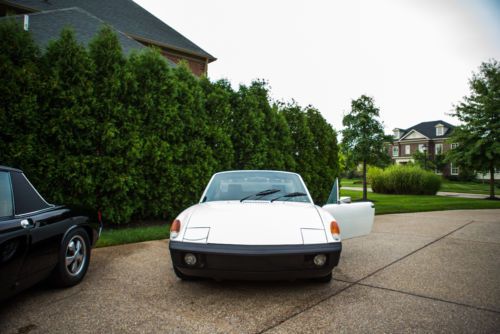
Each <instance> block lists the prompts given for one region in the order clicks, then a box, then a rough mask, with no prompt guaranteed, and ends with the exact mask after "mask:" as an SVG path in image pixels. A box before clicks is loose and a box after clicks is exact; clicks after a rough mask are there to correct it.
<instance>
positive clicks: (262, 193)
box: [240, 189, 281, 202]
mask: <svg viewBox="0 0 500 334" xmlns="http://www.w3.org/2000/svg"><path fill="white" fill-rule="evenodd" d="M280 191H281V190H279V189H266V190H262V191H259V192H258V193H256V194H252V195H248V196H247V197H243V198H242V199H240V202H243V201H244V200H246V199H249V198H250V197H254V196H258V197H257V198H256V199H259V198H261V197H264V196H267V195H271V194H275V193H277V192H280Z"/></svg>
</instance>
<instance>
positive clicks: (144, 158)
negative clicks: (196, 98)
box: [125, 49, 180, 219]
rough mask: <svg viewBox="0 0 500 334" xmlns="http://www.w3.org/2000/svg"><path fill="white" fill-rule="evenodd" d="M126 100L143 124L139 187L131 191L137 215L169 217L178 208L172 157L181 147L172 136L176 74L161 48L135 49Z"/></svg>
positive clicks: (127, 77) (130, 62) (138, 120)
mask: <svg viewBox="0 0 500 334" xmlns="http://www.w3.org/2000/svg"><path fill="white" fill-rule="evenodd" d="M126 66H127V69H126V73H127V74H128V75H127V76H126V80H125V84H126V91H127V94H126V97H125V101H126V102H125V103H126V105H127V108H128V109H130V112H131V113H133V114H134V115H135V118H136V122H138V124H140V131H141V141H140V148H139V151H140V152H141V154H140V156H139V157H138V161H137V167H136V168H137V173H138V174H137V181H136V184H135V189H136V191H135V192H134V193H133V194H130V195H131V196H132V198H134V200H135V201H136V202H137V203H140V206H139V207H138V208H137V210H136V211H135V213H134V215H135V216H136V218H143V219H144V218H159V217H161V218H167V217H169V218H170V217H171V216H173V215H175V210H176V209H177V208H176V207H175V205H174V203H175V202H174V200H173V191H172V190H173V189H175V188H174V187H173V185H176V184H178V183H179V180H178V177H177V175H176V170H175V168H174V166H173V159H174V156H175V155H176V154H178V153H177V152H176V150H177V149H178V147H176V146H174V145H172V143H171V140H172V138H174V137H175V136H177V135H180V132H176V133H172V132H174V131H176V127H175V121H176V120H177V117H176V115H177V112H178V108H177V104H176V101H175V95H176V93H175V91H176V90H175V78H174V76H173V73H172V69H171V68H170V67H169V65H168V64H167V61H166V59H165V58H164V57H163V56H162V55H161V54H160V53H159V51H158V50H154V49H146V50H144V51H141V52H140V53H134V54H132V55H131V56H130V58H129V60H128V62H127V65H126Z"/></svg>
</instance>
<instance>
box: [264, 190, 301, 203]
mask: <svg viewBox="0 0 500 334" xmlns="http://www.w3.org/2000/svg"><path fill="white" fill-rule="evenodd" d="M299 196H307V194H306V193H301V192H294V193H289V194H285V195H281V196H278V197H275V198H273V199H272V200H271V202H274V201H276V200H277V199H280V198H283V197H286V198H287V200H289V199H290V198H292V197H299Z"/></svg>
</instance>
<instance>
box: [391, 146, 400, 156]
mask: <svg viewBox="0 0 500 334" xmlns="http://www.w3.org/2000/svg"><path fill="white" fill-rule="evenodd" d="M392 156H393V157H397V156H399V147H398V146H393V147H392Z"/></svg>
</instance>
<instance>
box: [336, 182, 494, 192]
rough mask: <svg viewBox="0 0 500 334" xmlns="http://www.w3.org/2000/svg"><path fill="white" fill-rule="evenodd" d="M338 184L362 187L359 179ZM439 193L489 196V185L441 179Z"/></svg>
mask: <svg viewBox="0 0 500 334" xmlns="http://www.w3.org/2000/svg"><path fill="white" fill-rule="evenodd" d="M340 183H341V185H342V187H358V188H361V187H363V183H362V181H361V179H342V180H341V182H340ZM368 187H370V185H368ZM439 191H447V192H454V193H469V194H483V195H489V194H490V185H489V183H487V182H485V183H479V182H463V181H450V180H447V179H443V182H442V184H441V189H439ZM495 193H496V194H499V195H500V187H499V186H498V185H497V186H496V188H495Z"/></svg>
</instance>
